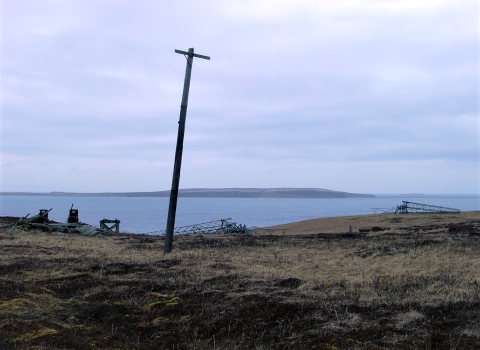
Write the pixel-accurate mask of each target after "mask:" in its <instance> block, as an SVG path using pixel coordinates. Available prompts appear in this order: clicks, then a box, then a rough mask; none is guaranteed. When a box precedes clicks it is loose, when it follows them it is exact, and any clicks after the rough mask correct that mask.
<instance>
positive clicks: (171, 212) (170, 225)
mask: <svg viewBox="0 0 480 350" xmlns="http://www.w3.org/2000/svg"><path fill="white" fill-rule="evenodd" d="M175 52H176V53H180V54H183V55H185V57H186V59H187V68H186V70H185V82H184V84H183V95H182V104H181V105H180V119H179V121H178V136H177V148H176V150H175V163H174V166H173V177H172V189H171V191H170V203H169V206H168V217H167V228H166V230H165V247H164V252H165V253H170V252H171V251H172V243H173V230H174V228H175V216H176V213H177V199H178V187H179V185H180V168H181V167H182V154H183V139H184V135H185V121H186V119H187V105H188V92H189V90H190V77H191V75H192V63H193V57H198V58H203V59H207V60H209V59H210V57H208V56H203V55H198V54H195V53H194V50H193V48H190V49H188V52H185V51H180V50H175Z"/></svg>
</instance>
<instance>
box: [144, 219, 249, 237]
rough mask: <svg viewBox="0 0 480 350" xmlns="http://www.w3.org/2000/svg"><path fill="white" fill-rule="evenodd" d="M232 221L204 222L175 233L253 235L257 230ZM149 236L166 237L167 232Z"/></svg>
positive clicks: (181, 228) (177, 230) (180, 229)
mask: <svg viewBox="0 0 480 350" xmlns="http://www.w3.org/2000/svg"><path fill="white" fill-rule="evenodd" d="M230 220H232V218H228V219H220V220H215V221H209V222H204V223H201V224H195V225H188V226H182V227H177V228H175V230H174V231H173V233H174V234H175V235H189V234H213V233H225V234H244V235H252V234H253V233H254V232H255V230H256V229H255V228H247V227H246V226H245V225H240V224H237V223H235V222H230ZM147 234H149V235H165V230H162V231H154V232H149V233H147Z"/></svg>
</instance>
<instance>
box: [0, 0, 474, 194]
mask: <svg viewBox="0 0 480 350" xmlns="http://www.w3.org/2000/svg"><path fill="white" fill-rule="evenodd" d="M478 7H479V6H478V2H477V1H473V0H472V1H470V0H465V1H462V2H458V1H453V0H443V1H442V0H438V1H421V2H418V1H411V0H359V1H351V0H341V1H336V2H330V1H310V0H301V1H299V0H296V1H292V0H283V1H271V0H260V1H218V0H206V1H194V0H191V1H184V0H181V1H177V2H173V3H172V2H166V1H140V2H135V3H133V2H130V1H125V0H118V1H113V0H108V1H107V0H105V1H88V0H87V1H60V0H58V1H51V0H45V1H42V2H38V1H33V0H32V1H26V0H19V1H15V2H7V1H1V123H0V127H1V129H0V135H1V172H0V175H1V178H0V191H21V192H51V191H62V192H147V191H161V190H169V189H170V186H171V178H172V171H173V159H174V152H175V142H176V136H177V127H178V124H177V122H178V116H179V112H180V101H181V94H182V89H183V79H184V74H185V58H184V57H183V56H182V55H179V54H176V53H174V50H175V49H180V50H185V51H187V50H188V48H190V47H194V48H195V52H196V53H198V54H201V55H207V56H211V60H210V61H206V60H201V59H194V62H193V71H192V81H191V87H190V97H189V106H188V114H187V121H186V132H185V145H184V154H183V162H182V174H181V180H180V188H220V187H222V188H241V187H248V188H280V187H296V188H326V189H331V190H337V191H346V192H355V193H425V194H429V193H456V194H480V178H479V175H480V174H479V147H480V137H479V132H480V129H479V128H480V125H479V120H478V102H479V23H478V22H479V21H478V18H479V8H478Z"/></svg>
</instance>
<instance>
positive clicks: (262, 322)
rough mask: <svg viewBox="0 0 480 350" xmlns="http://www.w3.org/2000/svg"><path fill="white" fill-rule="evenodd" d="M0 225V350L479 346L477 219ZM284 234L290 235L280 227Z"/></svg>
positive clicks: (464, 215) (1, 221)
mask: <svg viewBox="0 0 480 350" xmlns="http://www.w3.org/2000/svg"><path fill="white" fill-rule="evenodd" d="M15 221H16V218H6V217H4V218H0V251H2V254H1V255H0V271H1V274H0V348H1V349H347V348H351V349H353V348H354V349H474V348H480V326H479V325H480V254H479V251H480V212H478V211H477V212H461V213H444V214H403V215H394V214H373V215H364V216H348V217H337V218H322V219H315V220H308V221H303V222H297V223H291V224H287V225H280V226H276V227H271V228H269V229H270V230H265V231H264V233H260V234H255V235H250V236H249V235H220V234H215V235H189V236H175V237H174V243H173V251H172V253H170V254H164V253H163V244H164V240H163V237H160V236H146V235H133V234H128V233H125V234H118V235H94V236H82V235H74V234H72V235H66V234H51V233H46V232H40V231H26V230H23V229H21V228H17V229H15V230H12V229H11V224H12V223H14V222H15ZM285 230H286V231H285Z"/></svg>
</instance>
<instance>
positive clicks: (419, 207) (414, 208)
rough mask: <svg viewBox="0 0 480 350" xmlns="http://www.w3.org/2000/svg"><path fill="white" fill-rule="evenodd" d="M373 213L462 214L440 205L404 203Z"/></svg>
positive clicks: (374, 209) (454, 209) (375, 210)
mask: <svg viewBox="0 0 480 350" xmlns="http://www.w3.org/2000/svg"><path fill="white" fill-rule="evenodd" d="M372 210H373V213H374V214H376V213H377V212H381V213H387V214H408V213H460V209H456V208H448V207H441V206H439V205H431V204H422V203H414V202H407V201H402V204H400V205H397V206H396V207H393V208H372Z"/></svg>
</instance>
